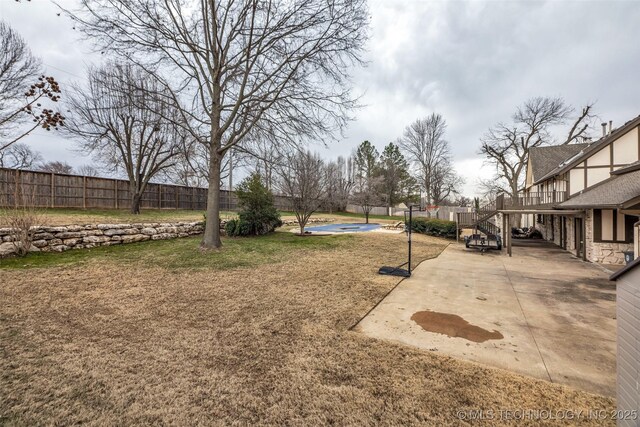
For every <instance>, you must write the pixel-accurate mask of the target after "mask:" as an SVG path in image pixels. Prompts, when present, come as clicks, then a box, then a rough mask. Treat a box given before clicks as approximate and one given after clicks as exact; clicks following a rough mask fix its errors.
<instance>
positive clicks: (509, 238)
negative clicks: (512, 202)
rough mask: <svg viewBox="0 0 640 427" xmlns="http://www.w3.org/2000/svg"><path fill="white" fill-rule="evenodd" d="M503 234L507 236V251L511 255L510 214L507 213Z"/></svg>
mask: <svg viewBox="0 0 640 427" xmlns="http://www.w3.org/2000/svg"><path fill="white" fill-rule="evenodd" d="M504 235H505V237H506V238H507V253H508V254H509V256H511V214H507V227H506V230H505V233H504Z"/></svg>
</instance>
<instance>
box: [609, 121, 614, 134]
mask: <svg viewBox="0 0 640 427" xmlns="http://www.w3.org/2000/svg"><path fill="white" fill-rule="evenodd" d="M612 130H613V120H609V135H611V131H612Z"/></svg>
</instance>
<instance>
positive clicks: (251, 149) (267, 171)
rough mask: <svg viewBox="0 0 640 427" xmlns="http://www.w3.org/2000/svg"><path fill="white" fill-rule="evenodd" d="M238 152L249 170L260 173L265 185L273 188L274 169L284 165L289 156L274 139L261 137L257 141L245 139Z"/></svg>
mask: <svg viewBox="0 0 640 427" xmlns="http://www.w3.org/2000/svg"><path fill="white" fill-rule="evenodd" d="M237 152H238V153H239V154H240V155H241V156H242V160H243V161H244V164H245V165H246V166H247V167H248V168H249V170H251V171H252V172H254V173H257V174H258V175H260V179H261V180H262V181H263V183H264V185H265V187H267V189H269V190H271V189H272V188H273V184H274V180H275V178H276V177H275V176H274V175H275V174H274V171H275V170H277V169H278V168H280V167H282V166H284V165H283V161H286V158H287V156H286V155H283V150H282V148H281V147H279V146H278V145H277V144H276V143H274V142H273V141H269V140H267V139H265V138H260V139H258V140H256V141H245V142H244V143H243V144H241V145H240V146H239V147H238V148H237Z"/></svg>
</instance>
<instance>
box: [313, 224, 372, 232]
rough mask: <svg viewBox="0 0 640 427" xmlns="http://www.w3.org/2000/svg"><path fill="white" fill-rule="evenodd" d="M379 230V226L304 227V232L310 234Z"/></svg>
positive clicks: (337, 225)
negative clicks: (309, 232)
mask: <svg viewBox="0 0 640 427" xmlns="http://www.w3.org/2000/svg"><path fill="white" fill-rule="evenodd" d="M377 228H380V224H362V223H355V224H327V225H317V226H315V227H306V228H305V229H304V230H305V231H311V232H327V233H359V232H362V231H371V230H375V229H377Z"/></svg>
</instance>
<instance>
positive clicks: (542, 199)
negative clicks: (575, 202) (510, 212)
mask: <svg viewBox="0 0 640 427" xmlns="http://www.w3.org/2000/svg"><path fill="white" fill-rule="evenodd" d="M565 200H567V193H566V191H542V192H533V191H531V192H525V193H522V194H520V195H518V197H516V198H515V199H514V198H513V197H509V198H505V208H508V209H523V208H536V207H551V206H554V205H556V204H558V203H562V202H564V201H565Z"/></svg>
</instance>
